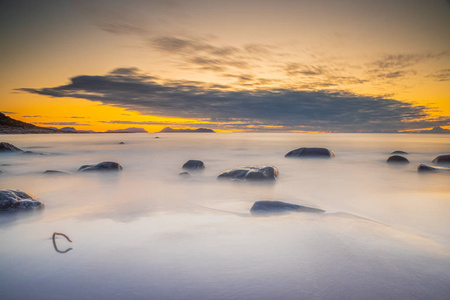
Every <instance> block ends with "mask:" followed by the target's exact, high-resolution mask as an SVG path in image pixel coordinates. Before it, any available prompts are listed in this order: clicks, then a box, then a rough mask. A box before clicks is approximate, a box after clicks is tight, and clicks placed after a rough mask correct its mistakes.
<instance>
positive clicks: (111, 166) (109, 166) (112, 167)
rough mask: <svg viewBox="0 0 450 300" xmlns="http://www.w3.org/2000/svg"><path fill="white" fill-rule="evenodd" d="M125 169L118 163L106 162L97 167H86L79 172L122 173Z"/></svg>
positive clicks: (82, 167)
mask: <svg viewBox="0 0 450 300" xmlns="http://www.w3.org/2000/svg"><path fill="white" fill-rule="evenodd" d="M122 169H123V168H122V166H121V165H119V164H118V163H116V162H112V161H104V162H101V163H98V164H96V165H84V166H81V167H80V168H79V169H78V172H90V171H121V170H122Z"/></svg>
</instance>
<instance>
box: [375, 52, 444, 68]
mask: <svg viewBox="0 0 450 300" xmlns="http://www.w3.org/2000/svg"><path fill="white" fill-rule="evenodd" d="M448 56H450V52H449V51H442V52H438V53H421V54H417V53H412V54H395V55H386V56H384V57H382V58H381V59H379V60H376V61H374V62H372V63H371V64H370V65H372V66H373V67H374V68H376V69H404V68H407V67H411V66H414V65H416V64H418V63H420V62H424V61H427V60H436V59H440V58H443V57H448Z"/></svg>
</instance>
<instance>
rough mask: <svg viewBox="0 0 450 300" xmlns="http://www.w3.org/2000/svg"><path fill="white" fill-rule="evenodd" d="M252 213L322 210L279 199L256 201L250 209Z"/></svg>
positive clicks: (318, 211)
mask: <svg viewBox="0 0 450 300" xmlns="http://www.w3.org/2000/svg"><path fill="white" fill-rule="evenodd" d="M250 212H251V213H252V214H280V213H288V212H308V213H323V212H325V211H324V210H321V209H317V208H312V207H307V206H301V205H297V204H291V203H286V202H281V201H256V202H255V203H254V204H253V206H252V208H251V209H250Z"/></svg>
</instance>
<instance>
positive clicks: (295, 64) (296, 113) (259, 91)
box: [0, 0, 450, 132]
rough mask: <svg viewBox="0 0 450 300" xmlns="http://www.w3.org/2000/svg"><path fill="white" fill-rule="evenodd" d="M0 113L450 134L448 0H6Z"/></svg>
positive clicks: (39, 118) (149, 123) (111, 121)
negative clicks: (435, 130) (441, 131)
mask: <svg viewBox="0 0 450 300" xmlns="http://www.w3.org/2000/svg"><path fill="white" fill-rule="evenodd" d="M0 22H1V26H0V30H1V36H2V44H3V47H2V49H1V50H0V51H1V52H2V53H1V55H2V58H3V59H2V60H3V64H2V66H3V67H2V69H1V70H0V74H1V75H0V76H1V81H2V84H1V87H0V97H1V99H2V101H1V103H2V105H1V107H0V109H1V111H2V112H4V113H6V114H7V115H9V116H11V117H14V118H15V119H18V120H22V121H25V122H29V123H33V124H35V125H38V126H53V127H57V128H61V127H65V126H70V127H74V128H76V129H79V130H95V131H106V130H109V129H120V128H127V127H140V128H144V129H146V130H147V131H149V132H156V131H159V130H161V129H162V128H164V127H167V126H172V127H177V128H199V127H208V128H212V129H214V130H215V131H218V132H221V131H224V132H229V131H286V132H396V131H408V130H420V129H425V128H433V127H437V126H440V127H441V128H447V129H450V84H449V81H450V39H448V36H450V5H449V3H448V1H443V0H442V1H438V0H433V1H406V0H405V1H394V2H393V1H354V0H347V1H319V2H315V1H239V2H233V1H231V2H230V1H170V2H167V1H131V2H128V1H127V2H123V1H107V2H104V1H36V2H32V1H3V2H2V3H1V4H0Z"/></svg>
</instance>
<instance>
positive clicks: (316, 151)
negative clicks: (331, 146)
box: [284, 147, 335, 158]
mask: <svg viewBox="0 0 450 300" xmlns="http://www.w3.org/2000/svg"><path fill="white" fill-rule="evenodd" d="M334 156H335V155H334V153H333V151H330V150H328V149H326V148H308V147H302V148H298V149H295V150H292V151H290V152H289V153H287V154H286V155H285V156H284V157H305V158H331V157H334Z"/></svg>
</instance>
